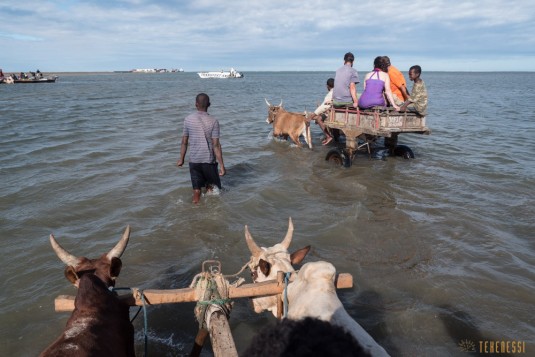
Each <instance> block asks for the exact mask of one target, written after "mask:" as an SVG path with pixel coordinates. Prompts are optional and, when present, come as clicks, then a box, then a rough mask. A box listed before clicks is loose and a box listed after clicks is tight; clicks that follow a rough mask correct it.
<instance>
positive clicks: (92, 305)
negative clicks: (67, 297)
mask: <svg viewBox="0 0 535 357" xmlns="http://www.w3.org/2000/svg"><path fill="white" fill-rule="evenodd" d="M129 238H130V226H128V227H126V230H125V231H124V233H123V236H122V237H121V239H120V240H119V242H118V243H117V244H116V245H115V247H114V248H113V249H112V250H110V251H109V252H108V253H107V254H104V255H102V256H101V257H100V258H98V259H88V258H85V257H76V256H74V255H72V254H70V253H69V252H67V251H66V250H65V249H64V248H62V247H61V246H60V245H59V244H58V243H57V242H56V239H55V238H54V236H53V235H50V244H51V245H52V248H53V249H54V251H55V252H56V254H57V256H58V257H59V258H60V259H61V261H63V263H65V265H66V267H65V277H66V278H67V279H68V280H69V281H70V282H71V283H73V284H74V285H75V286H76V287H77V288H78V292H77V294H76V299H75V301H74V311H73V313H72V315H71V317H70V318H69V320H68V321H67V325H66V327H65V330H64V331H63V333H62V334H61V336H60V337H58V339H57V340H56V341H55V342H54V343H52V344H51V345H50V346H49V347H48V348H47V349H46V350H45V351H43V352H42V353H41V355H40V356H43V357H45V356H46V357H48V356H135V352H134V327H133V326H132V323H131V322H130V314H129V306H128V305H127V304H125V303H123V302H122V301H120V300H119V298H118V297H117V295H116V294H115V293H114V292H112V291H111V290H110V288H111V287H113V286H115V278H117V276H118V275H119V273H120V271H121V266H122V262H121V259H120V257H121V255H122V254H123V252H124V250H125V248H126V245H127V244H128V239H129Z"/></svg>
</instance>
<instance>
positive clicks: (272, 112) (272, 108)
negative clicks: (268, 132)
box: [264, 98, 284, 124]
mask: <svg viewBox="0 0 535 357" xmlns="http://www.w3.org/2000/svg"><path fill="white" fill-rule="evenodd" d="M264 100H265V101H266V104H267V106H268V116H267V119H266V123H268V124H272V123H273V122H274V121H275V118H276V117H277V114H279V112H281V111H282V110H284V109H283V108H282V99H281V104H279V105H271V104H270V103H269V102H268V101H267V99H265V98H264Z"/></svg>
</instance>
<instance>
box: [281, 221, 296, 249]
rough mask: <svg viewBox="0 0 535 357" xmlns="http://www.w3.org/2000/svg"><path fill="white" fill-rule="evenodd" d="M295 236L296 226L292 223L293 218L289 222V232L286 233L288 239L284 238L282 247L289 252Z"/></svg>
mask: <svg viewBox="0 0 535 357" xmlns="http://www.w3.org/2000/svg"><path fill="white" fill-rule="evenodd" d="M293 234H294V224H293V222H292V217H290V218H289V220H288V232H286V237H284V239H283V241H282V242H281V245H282V246H283V247H284V248H286V250H288V248H290V243H291V242H292V236H293Z"/></svg>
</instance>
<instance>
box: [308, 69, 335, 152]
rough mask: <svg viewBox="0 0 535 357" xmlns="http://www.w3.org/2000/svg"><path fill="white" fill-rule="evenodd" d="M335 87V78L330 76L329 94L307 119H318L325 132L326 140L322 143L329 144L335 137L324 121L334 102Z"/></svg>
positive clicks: (317, 122)
mask: <svg viewBox="0 0 535 357" xmlns="http://www.w3.org/2000/svg"><path fill="white" fill-rule="evenodd" d="M333 88H334V78H329V79H328V80H327V91H328V93H327V95H326V96H325V99H323V103H321V104H320V105H319V106H318V107H317V108H316V110H314V114H312V115H310V116H309V117H308V118H307V121H309V122H310V121H311V120H314V121H316V124H318V125H319V126H320V128H321V130H323V132H324V133H325V140H323V141H322V145H327V144H328V143H330V142H331V141H332V140H333V137H332V136H331V134H330V133H329V130H327V127H326V126H325V124H324V123H323V121H324V120H325V119H326V118H327V115H326V114H325V113H326V112H327V110H329V109H330V108H331V106H332V102H333Z"/></svg>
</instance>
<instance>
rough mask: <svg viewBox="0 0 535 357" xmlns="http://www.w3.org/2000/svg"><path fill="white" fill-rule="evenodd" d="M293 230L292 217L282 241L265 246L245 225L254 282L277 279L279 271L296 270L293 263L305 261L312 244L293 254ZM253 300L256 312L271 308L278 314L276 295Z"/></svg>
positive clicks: (270, 309)
mask: <svg viewBox="0 0 535 357" xmlns="http://www.w3.org/2000/svg"><path fill="white" fill-rule="evenodd" d="M293 230H294V227H293V223H292V218H290V219H289V222H288V231H287V232H286V236H285V237H284V239H283V240H282V242H281V243H277V244H275V245H274V246H273V247H269V248H264V247H259V246H258V245H257V244H256V243H255V241H254V239H253V237H252V236H251V233H249V228H248V227H247V226H245V241H246V242H247V247H249V250H250V251H251V254H252V257H251V261H250V262H249V269H250V270H251V276H252V278H253V282H255V283H260V282H263V281H266V280H275V279H276V278H277V272H278V271H283V272H294V271H295V269H294V268H293V265H294V264H299V263H301V261H303V259H304V258H305V256H306V255H307V253H308V252H309V250H310V246H306V247H304V248H301V249H299V250H297V251H295V252H293V253H292V254H290V253H289V252H288V248H289V246H290V243H291V242H292V235H293ZM252 301H253V306H254V309H255V312H257V313H260V312H262V311H263V310H269V311H271V312H272V313H273V315H275V316H277V298H276V296H267V297H259V298H253V299H252Z"/></svg>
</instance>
